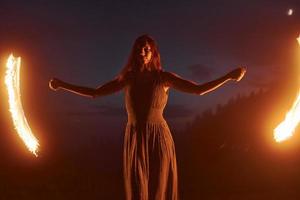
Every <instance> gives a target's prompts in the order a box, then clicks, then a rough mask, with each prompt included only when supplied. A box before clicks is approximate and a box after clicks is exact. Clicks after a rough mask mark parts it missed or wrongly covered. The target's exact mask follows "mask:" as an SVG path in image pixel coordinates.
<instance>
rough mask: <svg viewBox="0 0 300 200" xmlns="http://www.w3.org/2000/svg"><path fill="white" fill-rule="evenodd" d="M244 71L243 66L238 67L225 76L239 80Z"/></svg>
mask: <svg viewBox="0 0 300 200" xmlns="http://www.w3.org/2000/svg"><path fill="white" fill-rule="evenodd" d="M245 73H246V69H245V68H244V67H239V68H237V69H234V70H232V71H231V72H229V73H228V74H227V76H228V77H229V78H230V79H232V80H235V81H240V80H241V79H242V78H243V77H244V75H245Z"/></svg>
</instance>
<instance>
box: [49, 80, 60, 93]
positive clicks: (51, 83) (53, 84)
mask: <svg viewBox="0 0 300 200" xmlns="http://www.w3.org/2000/svg"><path fill="white" fill-rule="evenodd" d="M62 83H63V82H62V81H61V80H59V79H57V78H52V79H51V80H50V81H49V87H50V88H51V89H52V90H54V91H57V90H58V89H60V87H61V86H62Z"/></svg>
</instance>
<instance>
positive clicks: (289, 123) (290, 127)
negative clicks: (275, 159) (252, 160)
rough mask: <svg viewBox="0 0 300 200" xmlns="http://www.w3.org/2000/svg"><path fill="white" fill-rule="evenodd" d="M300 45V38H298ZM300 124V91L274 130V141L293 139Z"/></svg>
mask: <svg viewBox="0 0 300 200" xmlns="http://www.w3.org/2000/svg"><path fill="white" fill-rule="evenodd" d="M297 41H298V43H299V45H300V36H299V37H298V38H297ZM299 122H300V91H299V93H298V96H297V98H296V100H295V101H294V104H293V106H292V108H291V109H290V111H289V112H288V113H287V114H286V116H285V119H284V121H282V122H281V123H280V124H279V125H278V126H277V127H276V128H275V130H274V139H275V140H276V142H282V141H284V140H287V139H288V138H290V137H292V136H293V134H294V131H295V129H296V127H297V125H298V123H299Z"/></svg>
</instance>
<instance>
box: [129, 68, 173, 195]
mask: <svg viewBox="0 0 300 200" xmlns="http://www.w3.org/2000/svg"><path fill="white" fill-rule="evenodd" d="M167 100H168V91H165V89H164V83H163V80H162V78H161V74H160V72H146V73H144V74H143V75H141V74H140V75H135V76H132V78H131V79H130V81H129V82H128V84H127V86H126V87H125V104H126V110H127V114H128V123H127V125H126V131H125V138H124V155H123V156H124V178H125V192H126V199H127V200H152V199H153V200H165V199H166V200H169V199H170V200H177V199H178V192H177V165H176V154H175V146H174V142H173V139H172V135H171V132H170V130H169V127H168V125H167V123H166V121H165V120H164V118H163V110H164V108H165V105H166V103H167Z"/></svg>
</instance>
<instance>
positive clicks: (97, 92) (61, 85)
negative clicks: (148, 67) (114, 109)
mask: <svg viewBox="0 0 300 200" xmlns="http://www.w3.org/2000/svg"><path fill="white" fill-rule="evenodd" d="M124 86H125V80H124V79H121V78H116V79H114V80H112V81H109V82H107V83H105V84H103V85H101V86H99V87H98V88H89V87H83V86H78V85H73V84H70V83H66V82H64V81H61V80H59V79H57V78H53V79H51V80H50V82H49V87H50V88H51V89H52V90H54V91H57V90H59V89H62V90H66V91H69V92H72V93H75V94H78V95H80V96H85V97H91V98H95V97H97V96H104V95H109V94H113V93H115V92H118V91H120V90H121V89H122V88H123V87H124Z"/></svg>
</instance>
